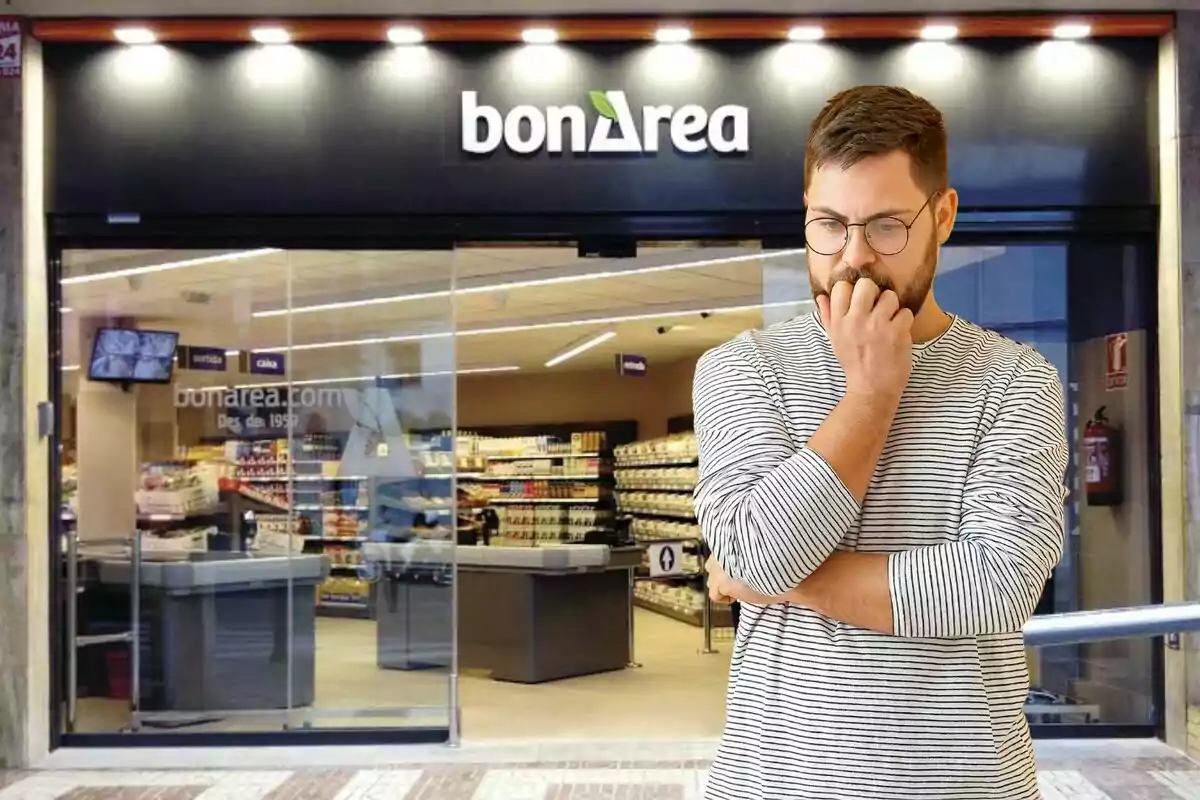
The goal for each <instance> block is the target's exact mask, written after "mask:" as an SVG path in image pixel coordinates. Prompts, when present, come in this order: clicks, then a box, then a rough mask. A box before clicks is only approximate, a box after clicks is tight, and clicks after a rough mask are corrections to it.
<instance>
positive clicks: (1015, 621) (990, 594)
mask: <svg viewBox="0 0 1200 800" xmlns="http://www.w3.org/2000/svg"><path fill="white" fill-rule="evenodd" d="M1063 411H1064V404H1063V392H1062V385H1061V383H1060V382H1059V379H1058V374H1057V372H1055V370H1054V368H1053V367H1051V366H1050V365H1049V364H1046V365H1045V366H1044V368H1043V367H1039V368H1038V369H1036V370H1028V371H1026V373H1025V374H1023V375H1021V376H1019V377H1018V378H1016V379H1015V380H1014V381H1013V383H1012V385H1011V386H1010V387H1009V388H1008V390H1007V392H1006V393H1005V397H1004V400H1003V401H1002V402H1001V405H1000V409H999V410H998V412H997V415H996V419H995V422H994V423H993V425H992V427H991V429H990V430H989V431H988V432H987V433H986V434H984V436H983V437H982V439H981V441H980V444H979V446H978V449H977V451H976V454H975V459H974V461H973V462H972V464H971V468H970V471H969V472H968V474H967V481H966V486H965V489H964V492H963V500H962V518H961V522H960V524H959V539H958V541H955V542H952V543H948V544H942V545H935V546H932V547H921V548H917V549H914V550H907V551H902V552H897V553H892V554H891V555H890V556H889V560H888V583H889V589H890V592H891V599H892V625H893V631H894V632H895V634H896V635H897V636H905V637H919V638H953V637H964V636H979V635H983V634H989V633H1010V632H1016V631H1019V630H1021V628H1022V627H1023V626H1024V625H1025V623H1026V622H1027V621H1028V620H1029V617H1030V615H1031V614H1032V613H1033V609H1034V607H1035V606H1036V605H1037V601H1038V598H1039V597H1040V596H1041V593H1042V589H1043V587H1044V586H1045V582H1046V579H1047V578H1048V577H1049V576H1050V571H1051V570H1052V569H1053V568H1054V566H1055V565H1056V564H1057V563H1058V560H1059V558H1060V557H1061V556H1062V551H1063V540H1064V538H1065V531H1064V519H1063V501H1064V500H1065V499H1066V496H1067V488H1066V485H1065V481H1064V477H1065V472H1066V467H1067V453H1068V450H1067V438H1066V425H1065V424H1064V414H1063Z"/></svg>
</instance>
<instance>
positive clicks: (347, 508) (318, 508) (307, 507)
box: [293, 505, 371, 511]
mask: <svg viewBox="0 0 1200 800" xmlns="http://www.w3.org/2000/svg"><path fill="white" fill-rule="evenodd" d="M293 509H294V510H296V511H370V510H371V509H370V507H369V506H314V505H301V506H293Z"/></svg>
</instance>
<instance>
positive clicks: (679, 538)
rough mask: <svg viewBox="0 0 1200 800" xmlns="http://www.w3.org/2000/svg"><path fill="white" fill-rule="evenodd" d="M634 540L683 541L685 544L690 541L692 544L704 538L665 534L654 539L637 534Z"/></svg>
mask: <svg viewBox="0 0 1200 800" xmlns="http://www.w3.org/2000/svg"><path fill="white" fill-rule="evenodd" d="M635 541H636V542H637V543H638V544H663V543H664V542H666V543H676V542H683V543H685V544H686V543H689V542H690V543H692V544H699V543H700V542H702V541H704V540H703V539H701V538H700V537H699V536H666V537H664V538H661V539H655V538H654V537H652V536H639V537H637V539H636V540H635Z"/></svg>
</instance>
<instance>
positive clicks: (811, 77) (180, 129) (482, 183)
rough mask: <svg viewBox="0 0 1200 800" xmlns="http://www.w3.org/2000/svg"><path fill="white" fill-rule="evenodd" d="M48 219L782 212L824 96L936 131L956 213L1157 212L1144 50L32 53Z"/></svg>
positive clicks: (1108, 46)
mask: <svg viewBox="0 0 1200 800" xmlns="http://www.w3.org/2000/svg"><path fill="white" fill-rule="evenodd" d="M45 61H46V71H47V75H48V79H49V83H50V92H49V93H48V104H49V105H50V108H49V113H48V115H47V119H48V120H49V132H50V136H51V139H52V142H51V147H50V150H49V152H51V153H52V154H53V158H54V164H53V166H52V172H51V174H52V184H51V197H50V203H51V210H52V211H53V212H55V213H62V214H68V213H69V214H88V213H93V214H108V213H111V212H133V213H142V214H143V215H194V214H219V215H235V214H247V215H268V214H269V215H275V214H320V215H331V214H336V215H355V214H357V215H366V214H383V215H386V214H495V213H500V212H503V213H535V214H536V213H544V212H553V213H560V214H570V213H581V214H585V213H591V214H595V213H606V212H615V213H624V214H641V213H657V212H665V213H734V212H751V213H757V212H763V213H766V212H788V211H795V210H797V209H799V208H800V207H801V206H802V203H803V199H802V196H803V191H802V189H803V144H804V139H805V136H806V134H807V130H808V126H809V125H810V123H811V120H812V119H813V117H814V115H815V114H816V112H817V111H818V109H819V108H820V107H821V105H822V104H823V103H824V101H825V100H826V99H827V98H828V97H829V96H830V95H831V94H833V93H834V92H836V91H838V90H840V89H844V88H847V87H849V86H853V85H856V84H861V83H898V84H901V85H905V86H907V87H909V88H911V89H913V90H914V91H916V92H918V93H920V94H922V95H924V96H926V97H928V98H929V99H930V100H931V101H933V102H934V103H936V104H937V105H938V106H939V107H940V108H941V109H942V110H943V111H944V113H945V115H946V118H947V124H948V127H949V130H950V135H951V140H952V148H951V175H952V180H953V183H954V185H955V186H956V188H958V190H959V191H960V194H961V197H962V203H963V205H964V206H965V207H968V208H970V207H975V208H986V207H1007V208H1021V207H1047V206H1087V205H1099V206H1110V205H1117V206H1129V205H1153V204H1156V202H1157V199H1156V196H1155V191H1156V189H1155V186H1156V175H1155V173H1156V169H1155V164H1156V160H1155V158H1154V152H1155V151H1154V146H1153V143H1154V142H1155V141H1156V136H1155V135H1153V130H1154V129H1153V109H1154V105H1155V101H1154V98H1155V97H1156V90H1155V74H1156V69H1157V42H1156V41H1153V40H1140V39H1112V40H1095V41H1085V42H1078V43H1075V42H1044V41H1036V40H1021V41H1008V40H978V41H964V42H956V43H950V44H945V43H936V42H911V41H902V42H901V41H897V42H886V41H882V42H881V41H867V42H829V43H819V44H805V43H766V44H763V43H722V44H709V43H699V44H695V45H686V46H661V45H651V44H641V43H637V44H613V43H610V44H593V45H586V46H576V45H571V46H563V47H550V48H547V47H527V46H523V45H457V46H427V47H415V48H404V47H400V48H398V47H393V46H391V45H387V44H384V43H381V44H379V45H370V44H327V45H319V46H318V45H303V46H296V47H290V46H288V47H274V48H272V47H265V48H264V47H256V46H250V45H245V46H240V45H239V46H234V45H190V46H175V45H171V46H169V47H164V48H157V49H155V48H151V49H149V50H147V49H145V48H127V47H120V46H107V45H103V46H102V45H82V44H53V43H51V44H47V45H46V46H45Z"/></svg>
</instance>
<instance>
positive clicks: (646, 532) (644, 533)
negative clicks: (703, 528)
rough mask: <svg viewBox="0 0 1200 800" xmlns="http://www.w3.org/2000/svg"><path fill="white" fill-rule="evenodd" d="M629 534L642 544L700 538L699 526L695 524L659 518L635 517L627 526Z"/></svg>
mask: <svg viewBox="0 0 1200 800" xmlns="http://www.w3.org/2000/svg"><path fill="white" fill-rule="evenodd" d="M629 532H630V533H631V534H633V537H634V538H635V539H637V540H638V541H643V542H645V541H667V540H680V539H699V538H700V526H699V525H697V524H696V523H695V522H686V521H683V520H673V519H664V518H661V517H638V516H635V517H634V518H633V521H632V522H631V523H630V525H629Z"/></svg>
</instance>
